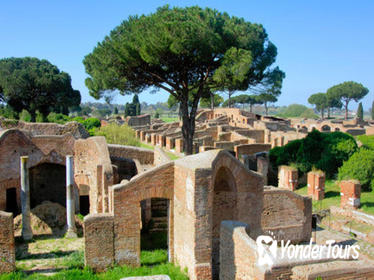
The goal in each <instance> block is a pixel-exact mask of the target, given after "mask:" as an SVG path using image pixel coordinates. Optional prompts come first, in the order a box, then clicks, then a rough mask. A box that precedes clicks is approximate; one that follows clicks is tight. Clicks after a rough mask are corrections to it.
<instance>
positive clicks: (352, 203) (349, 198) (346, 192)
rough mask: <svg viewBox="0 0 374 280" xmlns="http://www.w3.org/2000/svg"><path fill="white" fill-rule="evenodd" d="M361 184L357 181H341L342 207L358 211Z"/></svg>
mask: <svg viewBox="0 0 374 280" xmlns="http://www.w3.org/2000/svg"><path fill="white" fill-rule="evenodd" d="M360 197H361V184H360V182H359V181H357V180H348V181H340V207H341V208H348V209H349V208H351V209H357V208H359V207H360Z"/></svg>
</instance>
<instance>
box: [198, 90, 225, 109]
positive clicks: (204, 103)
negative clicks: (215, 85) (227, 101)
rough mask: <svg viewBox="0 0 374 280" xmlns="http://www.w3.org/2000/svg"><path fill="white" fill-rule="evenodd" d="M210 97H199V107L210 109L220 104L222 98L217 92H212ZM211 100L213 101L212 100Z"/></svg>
mask: <svg viewBox="0 0 374 280" xmlns="http://www.w3.org/2000/svg"><path fill="white" fill-rule="evenodd" d="M212 96H213V98H212V97H203V98H201V99H200V107H201V108H211V109H212V110H213V109H214V107H218V106H219V105H221V104H222V102H223V98H222V96H220V95H219V94H217V93H212ZM212 101H213V102H212Z"/></svg>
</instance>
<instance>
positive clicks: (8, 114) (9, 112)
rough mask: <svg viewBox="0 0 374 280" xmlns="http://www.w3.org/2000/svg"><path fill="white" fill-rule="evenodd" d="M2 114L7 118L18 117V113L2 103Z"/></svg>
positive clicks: (0, 112)
mask: <svg viewBox="0 0 374 280" xmlns="http://www.w3.org/2000/svg"><path fill="white" fill-rule="evenodd" d="M0 116H2V117H4V118H6V119H16V118H17V117H18V114H17V112H15V111H14V110H13V109H12V108H10V107H9V106H7V105H3V104H0Z"/></svg>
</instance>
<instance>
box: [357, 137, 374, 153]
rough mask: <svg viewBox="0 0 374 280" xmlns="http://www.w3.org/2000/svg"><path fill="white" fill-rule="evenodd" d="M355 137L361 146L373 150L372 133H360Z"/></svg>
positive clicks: (373, 140) (373, 139)
mask: <svg viewBox="0 0 374 280" xmlns="http://www.w3.org/2000/svg"><path fill="white" fill-rule="evenodd" d="M357 139H358V140H359V141H360V142H361V143H362V146H363V147H365V148H367V149H371V150H374V135H360V136H357Z"/></svg>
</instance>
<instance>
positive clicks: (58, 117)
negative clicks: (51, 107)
mask: <svg viewBox="0 0 374 280" xmlns="http://www.w3.org/2000/svg"><path fill="white" fill-rule="evenodd" d="M47 120H48V122H50V123H59V124H64V123H66V122H69V121H70V118H69V116H66V115H64V114H61V113H54V112H51V113H49V114H48V116H47Z"/></svg>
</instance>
